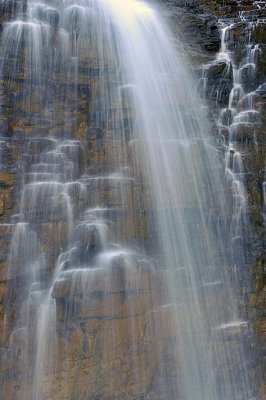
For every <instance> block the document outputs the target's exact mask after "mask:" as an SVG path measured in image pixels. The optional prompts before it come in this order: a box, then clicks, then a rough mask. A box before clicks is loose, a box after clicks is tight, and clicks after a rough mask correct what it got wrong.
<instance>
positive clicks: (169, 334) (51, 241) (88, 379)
mask: <svg viewBox="0 0 266 400" xmlns="http://www.w3.org/2000/svg"><path fill="white" fill-rule="evenodd" d="M167 4H168V6H170V7H171V8H170V10H172V13H171V20H172V21H173V22H174V23H176V22H177V23H178V25H180V24H181V25H182V29H183V35H184V37H185V38H186V40H187V41H188V46H189V51H190V56H191V60H192V63H193V64H194V65H195V66H196V67H197V70H196V72H195V75H196V78H197V79H198V80H199V81H200V80H201V79H202V78H204V79H205V78H206V82H207V84H206V86H205V87H204V91H205V93H207V96H206V95H205V100H207V101H208V102H209V105H210V109H211V114H212V115H211V118H212V119H213V120H214V119H216V117H217V115H218V110H219V109H220V108H221V107H225V106H226V105H227V104H228V102H229V96H230V92H231V89H232V87H233V70H232V66H229V67H228V64H226V63H225V62H222V61H218V62H216V63H213V64H212V63H210V62H211V61H213V60H214V59H215V57H216V53H217V52H218V51H219V48H220V43H221V41H220V31H219V30H220V25H219V21H218V18H220V17H225V16H227V17H228V16H230V17H232V18H234V19H235V18H238V13H239V12H242V16H243V17H244V16H245V17H246V18H248V21H254V20H259V19H261V18H263V12H264V11H263V8H262V9H259V8H256V7H254V5H253V2H252V1H243V2H236V1H234V0H230V1H214V2H213V1H212V2H208V1H207V2H206V1H201V0H198V1H194V0H193V1H185V2H184V1H178V0H172V1H168V2H167ZM25 7H26V2H21V1H15V0H14V1H5V2H0V14H1V17H0V25H1V24H2V22H3V21H6V20H9V19H10V18H12V16H13V17H14V11H15V14H16V13H17V12H25ZM12 13H13V14H12ZM51 13H52V11H51ZM47 18H49V21H50V22H51V21H52V24H53V27H54V29H55V31H56V26H57V19H58V16H57V15H56V14H54V13H52V14H49V15H48V16H47ZM246 28H247V23H246V22H243V21H241V20H239V23H238V24H237V25H236V28H235V30H234V34H233V35H232V38H231V39H230V40H231V43H230V45H229V47H230V49H231V50H232V51H234V52H235V55H234V57H235V59H236V60H240V59H241V52H242V50H243V41H242V38H243V36H245V33H246V31H245V30H246ZM251 37H252V39H251V40H252V42H254V43H259V44H260V49H261V52H260V55H259V59H258V68H257V71H256V79H255V84H254V88H253V87H252V88H249V87H248V85H249V80H248V79H244V81H245V84H246V89H248V90H251V89H252V90H253V89H254V90H256V96H255V97H256V98H255V101H256V102H257V105H258V109H259V111H260V115H261V116H262V119H263V121H262V122H260V123H258V124H257V125H256V126H255V128H253V127H252V128H251V127H250V126H249V125H247V124H245V123H243V124H242V125H239V126H238V128H237V129H238V130H237V131H236V132H235V133H234V135H235V140H236V141H238V142H240V146H242V150H243V153H244V156H243V162H244V169H245V172H246V174H247V179H246V187H247V193H248V197H249V210H250V221H251V226H252V233H251V235H250V238H249V239H250V246H249V248H248V258H247V269H246V271H245V274H244V275H245V283H244V289H243V287H242V288H241V290H242V291H241V293H242V299H243V301H244V302H245V305H244V306H243V310H244V311H243V314H244V315H245V316H248V318H249V319H250V320H251V321H252V323H253V324H254V330H255V332H256V334H257V336H258V340H260V341H261V342H262V343H264V341H265V331H266V322H265V317H264V314H265V292H266V281H265V257H263V255H262V252H263V246H264V244H265V234H264V233H263V232H264V225H263V224H264V221H263V208H262V207H263V200H262V185H263V182H264V180H265V178H264V162H265V153H266V148H265V143H266V141H265V129H264V127H265V123H264V122H266V121H265V118H266V113H265V98H266V90H265V88H264V86H263V80H264V78H265V57H266V56H265V54H266V52H265V43H264V42H263V40H265V32H264V25H263V24H261V23H259V24H257V26H256V27H255V28H254V29H253V31H252V33H251ZM87 58H88V56H86V55H84V60H83V61H84V69H83V70H81V71H80V73H79V75H78V76H75V74H74V72H73V71H72V74H71V73H70V75H69V80H68V81H67V82H63V81H62V77H61V75H60V68H59V70H58V71H57V72H56V73H57V78H58V80H59V82H60V84H61V85H62V86H65V87H66V88H67V90H68V91H69V92H68V94H69V98H70V104H69V105H68V111H67V112H65V110H63V107H62V114H61V115H60V113H59V114H58V115H56V116H55V115H54V114H53V112H52V110H48V111H47V113H46V116H45V118H44V117H43V116H42V118H40V119H39V123H38V126H37V127H36V125H35V123H34V121H35V120H36V116H38V115H39V114H41V111H42V109H43V107H44V106H45V102H44V97H45V96H44V93H45V91H44V90H43V91H42V92H40V93H38V94H37V95H36V98H33V99H32V101H31V102H26V103H25V102H24V101H22V97H23V94H22V83H23V80H24V79H26V76H27V74H26V71H24V70H23V69H22V70H21V71H20V74H19V79H18V81H16V82H15V84H14V87H13V88H11V89H12V90H11V89H10V88H8V87H7V85H5V82H3V85H2V86H1V96H0V107H1V111H0V156H1V164H0V222H1V225H0V347H1V348H0V352H1V354H2V357H1V359H2V360H3V362H2V363H1V378H2V381H1V386H0V394H1V398H3V399H4V400H9V399H10V400H11V399H12V400H21V399H27V400H29V399H30V397H29V393H32V382H34V379H33V377H34V367H35V366H34V365H32V363H31V357H32V356H31V353H32V352H34V350H35V349H34V343H33V341H32V342H31V341H30V340H29V341H27V340H26V339H25V338H26V337H31V336H30V335H29V332H25V331H23V330H20V329H18V330H16V331H15V332H13V336H12V337H11V338H10V335H11V331H12V329H13V321H14V320H16V317H17V315H16V314H17V313H18V310H19V309H20V305H21V304H24V302H25V300H26V298H27V291H28V288H27V284H26V283H25V280H26V277H25V270H23V257H22V254H24V252H26V251H28V250H29V251H30V252H31V254H32V253H33V252H34V251H33V247H34V245H35V246H39V247H38V248H41V252H43V253H46V255H47V256H46V258H45V259H43V260H42V261H41V262H39V264H38V265H37V268H38V270H39V273H40V274H43V276H46V279H47V281H50V280H51V279H52V269H53V266H54V265H55V261H56V259H57V258H58V255H59V254H60V252H61V251H62V249H64V248H65V247H66V241H67V235H68V232H67V218H68V215H67V213H66V208H67V204H66V202H65V200H66V199H65V198H64V196H61V197H58V198H57V202H56V205H55V208H54V209H50V210H49V220H48V218H47V213H46V214H45V213H44V206H45V200H44V201H43V199H42V195H41V193H40V194H39V197H38V194H37V195H36V199H37V201H35V203H34V207H30V208H29V207H28V205H29V204H31V205H32V204H33V203H32V199H31V198H30V194H29V193H28V194H27V192H25V193H24V196H25V198H26V201H25V202H24V205H23V207H24V208H23V210H21V209H19V202H20V198H19V197H20V194H21V187H22V185H24V184H25V183H28V182H31V179H32V174H33V173H36V171H32V169H31V165H32V164H33V163H36V164H37V163H40V154H43V153H45V154H47V153H49V151H52V150H53V149H54V146H55V143H54V141H53V140H49V138H47V139H46V140H45V139H43V137H44V136H47V137H48V136H53V137H55V138H56V137H59V136H60V135H61V134H62V132H64V135H65V139H66V140H65V145H64V148H62V149H61V151H62V153H63V154H64V157H65V158H64V160H63V161H62V163H61V164H60V163H59V165H61V167H62V166H63V167H64V168H62V170H60V171H57V173H58V172H59V173H61V174H63V173H66V169H67V168H66V169H65V167H66V165H67V160H68V156H69V154H70V152H71V158H72V159H74V160H75V161H76V163H75V169H74V170H73V171H72V172H73V176H74V178H75V179H79V178H80V177H82V176H83V174H85V173H87V172H88V171H89V173H90V174H91V175H93V174H95V173H96V172H97V173H98V174H99V173H102V174H103V175H104V174H105V175H106V172H107V171H110V166H111V167H112V169H113V170H115V167H117V166H119V165H123V157H124V156H125V155H126V157H127V158H128V160H129V162H130V163H131V166H132V171H133V173H132V175H131V176H130V177H129V178H134V183H132V182H131V183H130V184H125V185H124V186H123V191H124V192H123V195H125V196H126V197H127V199H130V200H129V201H128V202H127V206H126V208H125V204H124V203H123V202H122V198H121V197H119V196H118V197H116V196H115V195H114V192H115V190H114V189H115V188H117V184H118V183H117V181H115V180H114V179H108V178H106V176H105V178H102V179H101V180H100V181H96V180H93V179H91V180H87V181H84V182H83V183H82V185H83V186H84V187H85V191H83V190H81V185H73V186H72V187H71V188H68V190H69V192H68V195H69V198H70V199H71V203H75V207H76V210H74V214H75V213H77V212H78V209H82V207H83V205H84V202H85V199H86V201H87V200H88V198H87V197H86V193H88V192H89V193H90V198H89V201H90V203H91V204H94V205H95V207H96V206H100V207H102V208H104V207H106V206H107V205H108V207H109V206H110V205H111V206H112V207H110V210H111V211H108V212H109V214H108V215H107V216H106V219H107V220H109V219H115V220H116V221H122V222H123V224H122V223H121V226H123V227H124V229H123V230H121V229H120V230H115V229H113V232H112V236H113V237H116V238H117V240H119V241H121V242H127V240H130V241H131V242H133V243H135V244H136V245H139V244H141V245H142V246H143V247H144V248H145V249H149V248H150V247H151V246H156V243H150V242H149V239H148V237H149V235H148V232H149V230H150V229H151V227H150V226H148V223H147V219H146V215H147V213H148V212H149V206H148V196H147V190H145V191H144V190H143V188H144V186H145V182H144V179H143V176H142V174H141V171H140V170H139V167H138V165H134V164H133V160H134V159H135V155H134V153H135V148H134V143H131V142H130V137H128V138H127V141H126V144H124V143H122V141H121V140H120V139H121V138H119V137H116V141H115V142H111V141H109V140H108V138H110V137H113V135H114V133H113V132H112V125H110V126H109V127H106V126H104V125H103V124H102V118H101V112H100V111H99V110H101V107H99V105H101V104H102V103H101V102H102V101H103V99H102V98H101V96H100V88H99V84H98V77H99V74H100V73H102V71H100V68H99V66H98V65H97V62H95V60H94V59H93V57H91V58H89V60H88V59H87ZM207 64H208V67H206V65H207ZM202 65H204V67H202ZM88 70H89V74H90V80H88ZM7 73H8V71H7ZM242 74H243V77H245V76H248V71H247V70H246V69H244V70H243V71H242ZM5 79H7V75H6V76H5ZM60 79H61V81H60ZM74 79H75V80H76V81H77V82H78V85H77V90H78V93H79V100H78V103H76V100H75V98H76V97H75V93H74V90H76V89H75V88H74V87H73V86H72V85H71V81H72V80H74ZM47 82H48V80H47V81H46V83H47ZM201 82H203V81H201ZM259 85H261V86H260V88H259V89H257V87H258V86H259ZM199 91H200V92H201V93H202V94H204V93H203V88H202V84H201V83H199ZM54 96H55V97H54V100H53V101H54V102H55V103H57V104H60V101H61V100H62V99H59V98H58V97H57V94H56V93H54ZM14 97H15V98H16V108H15V107H14V102H15V100H14ZM71 99H73V102H72V103H71ZM20 100H21V101H20ZM245 101H248V99H244V98H243V99H242V102H245ZM57 108H58V107H57ZM88 110H89V113H88ZM17 111H18V113H17ZM109 111H110V115H113V114H114V113H113V109H112V107H110V110H109ZM229 114H230V112H227V113H225V114H224V121H223V124H222V127H221V128H220V130H218V129H217V128H214V135H215V137H216V138H217V142H218V144H219V140H220V138H221V135H222V136H223V137H225V140H226V141H228V140H229V139H228V138H229V135H230V129H229V127H228V126H229V125H230V124H231V122H232V118H233V116H232V115H231V114H230V115H229ZM116 118H119V116H118V117H117V116H116ZM132 118H134V116H132V115H127V116H126V117H124V118H123V119H122V120H121V123H123V124H125V125H128V126H129V125H130V123H131V119H132ZM254 118H256V116H254ZM51 120H53V122H52V123H51ZM229 121H230V123H229ZM111 122H113V121H111ZM255 122H256V121H255ZM113 123H114V122H113ZM36 130H37V132H36ZM254 130H255V136H256V142H254V141H252V140H250V139H251V138H253V137H254ZM128 131H129V132H130V129H129V130H128ZM38 135H39V139H38ZM32 136H34V137H36V139H35V140H32ZM69 140H71V141H73V140H74V141H77V142H78V143H80V141H82V143H83V145H82V146H80V145H79V146H77V147H75V151H74V153H73V147H71V148H70V147H69V142H68V141H69ZM219 150H220V148H219ZM222 154H223V151H221V158H222V156H223V155H222ZM38 172H40V171H38ZM42 172H44V171H43V170H42ZM49 173H50V172H49ZM248 177H250V178H248ZM62 181H63V179H62ZM83 186H82V187H83ZM53 190H54V189H53ZM116 192H117V191H116ZM84 193H85V194H84ZM99 193H100V195H99ZM52 195H53V196H54V195H56V191H54V192H53V194H52ZM52 195H51V196H50V197H52ZM99 197H101V198H102V199H103V202H102V204H100V205H99V204H96V203H95V202H96V199H98V198H99ZM122 203H123V204H122ZM136 204H138V205H139V208H140V213H139V220H138V221H136V220H135V216H134V213H133V209H134V208H135V207H136ZM123 207H124V208H123ZM121 210H122V211H121ZM21 211H22V212H23V213H24V214H25V215H26V217H27V220H28V221H29V222H31V223H32V224H33V226H34V229H36V225H37V224H38V226H39V228H38V237H39V242H38V243H36V242H35V241H34V232H33V233H32V232H27V230H22V234H23V235H26V234H27V235H28V234H29V235H31V237H32V248H31V249H28V250H27V249H19V250H20V251H19V253H18V254H19V258H18V259H17V260H13V265H14V266H15V268H14V269H13V270H10V269H9V271H8V254H9V252H10V245H11V246H12V244H11V239H12V237H13V235H14V229H15V224H16V222H17V221H18V220H19V213H20V212H21ZM11 215H12V218H11ZM110 229H111V230H112V226H110ZM18 234H20V233H18ZM75 235H76V242H77V243H79V245H78V246H77V249H76V252H75V253H73V257H74V259H75V260H77V259H78V260H79V262H80V263H81V264H82V263H83V262H84V260H85V259H86V262H87V261H88V260H89V262H92V260H93V258H94V256H95V254H96V253H97V251H99V248H100V247H101V245H102V244H101V241H100V238H99V231H97V230H96V229H95V227H93V228H92V227H90V228H89V229H87V230H86V229H85V230H83V228H82V229H80V230H78V231H76V232H75ZM143 244H144V245H143ZM84 249H86V251H87V253H86V251H85V250H84ZM82 257H83V258H82ZM27 259H28V256H27ZM66 269H67V270H69V271H70V273H69V274H68V275H66V276H64V277H63V278H62V279H60V280H58V281H56V282H55V283H54V286H53V291H52V298H53V299H54V304H55V306H56V315H57V319H56V331H55V332H50V333H47V334H48V335H49V334H54V336H55V337H56V339H57V342H56V346H57V352H58V354H60V357H59V359H58V360H57V362H56V365H49V364H47V365H44V369H43V371H44V373H43V375H42V379H41V382H39V383H38V384H39V385H40V387H41V391H42V393H43V396H44V398H46V399H55V398H56V399H58V400H68V399H69V400H72V399H77V400H85V399H86V400H96V399H99V400H111V399H113V400H120V399H121V400H122V399H123V400H124V399H125V400H127V399H128V400H131V399H138V400H140V399H142V400H162V399H163V400H166V399H167V400H170V399H172V398H175V397H174V396H176V393H178V382H176V380H175V376H176V373H175V372H174V371H176V368H177V358H178V357H177V354H176V351H178V350H176V346H175V341H176V337H175V332H176V329H175V326H174V323H173V321H175V318H172V317H171V315H172V314H173V313H174V312H175V311H174V310H173V307H172V306H171V304H169V299H168V297H167V293H166V290H165V287H164V286H163V285H162V282H163V280H162V279H161V277H160V276H158V274H157V273H156V274H154V271H153V270H152V268H150V267H149V266H147V265H139V266H138V268H136V269H135V270H134V272H133V271H128V270H127V268H126V267H125V265H124V264H123V262H122V261H121V259H120V260H119V259H115V262H114V265H112V269H111V270H108V271H107V270H102V271H96V272H95V271H94V270H93V269H92V271H91V276H90V284H89V285H87V286H86V295H85V294H84V290H83V288H84V286H83V285H84V280H83V277H82V274H80V275H79V276H73V274H72V275H71V265H68V266H67V267H66ZM110 274H111V275H110ZM251 276H252V280H251V281H250V280H249V279H250V277H251ZM74 279H75V285H74V286H73V280H74ZM250 282H251V283H250ZM15 286H16V287H20V289H21V290H20V291H19V295H17V294H16V295H15V291H14V287H15ZM88 286H89V287H88ZM246 286H248V287H246ZM73 288H74V289H73ZM35 289H36V290H37V289H38V288H35ZM36 290H32V293H33V296H34V291H36ZM243 292H244V294H243ZM155 293H156V296H155ZM155 298H156V299H157V300H156V301H157V302H155V301H154V299H155ZM34 301H35V299H34V297H33V301H32V304H31V305H30V307H29V310H30V311H29V312H30V314H31V316H32V318H33V319H34V318H36V315H35V314H34ZM241 301H242V300H241ZM248 302H250V306H249V304H248ZM8 305H9V306H8ZM4 316H6V321H8V322H5V323H4ZM132 326H134V332H135V335H134V337H132ZM155 336H156V338H158V337H160V341H159V342H158V341H157V339H156V343H157V344H158V346H157V349H156V351H154V341H155ZM218 339H219V338H218ZM228 340H229V341H230V339H228ZM10 341H11V343H12V347H9V350H8V351H6V348H7V344H8V342H9V343H10ZM218 342H219V340H217V346H219V343H218ZM23 352H24V353H28V354H29V355H26V356H25V354H22V353H23ZM262 358H263V357H259V362H258V363H257V365H255V367H254V368H255V370H256V372H257V374H258V376H259V379H258V380H259V381H260V382H263V379H261V375H262V374H263V372H261V368H260V365H259V364H263V359H262ZM22 360H27V363H28V364H27V363H24V362H23V361H22ZM136 366H137V368H136ZM252 368H253V367H252ZM254 368H253V370H254ZM265 373H266V371H264V376H265ZM25 377H26V378H27V379H25ZM162 379H164V380H165V382H167V385H165V387H163V386H162V385H160V382H161V380H162ZM22 382H26V384H22ZM159 388H160V390H159ZM87 393H90V397H88V396H87ZM259 394H260V398H261V399H263V398H264V397H265V396H266V391H265V388H264V387H263V383H260V393H259ZM86 396H87V397H86ZM32 400H36V399H32Z"/></svg>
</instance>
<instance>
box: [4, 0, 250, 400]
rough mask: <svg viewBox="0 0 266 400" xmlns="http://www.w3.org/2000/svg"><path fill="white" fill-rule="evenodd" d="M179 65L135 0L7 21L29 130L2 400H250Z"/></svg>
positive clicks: (153, 18)
mask: <svg viewBox="0 0 266 400" xmlns="http://www.w3.org/2000/svg"><path fill="white" fill-rule="evenodd" d="M180 46H181V45H180ZM178 54H179V49H178V48H175V47H174V46H173V45H172V41H171V34H170V33H169V32H168V30H167V28H166V27H165V26H164V23H163V22H162V21H161V19H160V18H159V16H158V11H156V10H155V8H153V7H152V6H150V5H148V4H146V3H145V2H142V1H138V0H127V2H126V3H125V2H124V1H122V0H93V1H92V0H80V1H76V2H75V3H74V4H73V2H72V1H67V0H66V1H56V0H54V1H52V0H51V1H48V0H47V1H43V2H35V1H33V0H32V1H29V4H28V11H27V14H23V15H19V17H18V19H17V20H15V21H11V22H8V23H6V24H5V26H4V31H3V36H2V55H3V61H2V66H1V75H2V77H5V76H7V77H8V88H9V90H10V91H12V92H15V93H13V97H14V101H15V104H16V107H17V110H18V113H21V114H22V113H24V114H23V118H25V119H26V120H27V122H28V123H29V121H30V126H31V133H32V135H31V136H29V137H28V138H26V137H25V138H24V139H25V143H24V147H23V151H22V155H21V160H20V163H21V164H20V171H21V172H20V173H21V177H22V179H21V199H20V202H19V203H20V205H19V210H18V215H17V216H14V220H16V222H17V223H16V225H15V229H14V234H13V239H12V243H11V247H10V256H9V279H10V282H11V283H10V288H9V302H8V307H7V312H6V329H7V330H8V328H9V324H10V322H9V321H10V320H11V319H12V320H13V325H12V329H11V334H10V336H9V342H8V350H7V353H6V357H7V358H6V360H8V356H9V354H10V351H11V350H12V349H16V348H17V347H18V348H19V349H20V355H19V363H20V364H22V366H23V367H22V368H21V367H20V368H21V369H20V376H19V385H18V391H17V392H16V394H14V396H13V398H14V399H15V398H19V399H24V400H26V399H27V400H29V399H30V400H42V399H46V398H51V399H62V400H63V399H84V400H85V399H96V398H98V399H137V398H138V399H140V398H142V399H147V400H148V399H165V400H166V399H167V400H169V399H180V400H181V399H184V400H237V399H238V400H248V399H251V398H252V396H254V395H255V389H253V388H252V385H251V381H250V371H249V370H248V358H249V357H251V355H250V354H247V349H246V346H244V341H246V340H251V338H250V332H249V328H248V324H247V323H246V322H245V321H241V320H240V319H239V318H238V317H237V307H236V304H235V302H234V299H233V291H232V289H231V287H230V279H229V276H230V273H231V269H230V268H231V267H230V265H231V258H230V257H231V255H230V253H231V252H230V249H229V235H228V234H227V232H228V228H227V223H226V220H227V214H228V212H229V210H228V208H227V204H226V196H225V188H224V185H223V177H222V171H221V168H220V169H219V168H217V158H216V150H215V147H214V145H213V143H212V141H211V140H210V138H209V135H208V124H207V122H206V120H205V116H204V112H203V111H202V110H201V107H200V105H199V102H198V101H197V97H196V95H195V91H194V88H193V87H194V82H193V80H192V79H191V77H190V74H189V72H188V71H187V66H186V61H185V60H183V56H182V57H181V56H179V55H178ZM93 79H94V80H93ZM20 80H22V89H21V91H20V92H18V91H17V89H16V85H17V81H20ZM88 85H90V86H88ZM236 85H237V82H236ZM232 101H233V100H232ZM84 104H85V105H84ZM86 106H87V107H88V109H86ZM80 110H81V114H82V115H83V114H86V115H87V114H88V113H89V117H88V118H87V119H85V121H83V120H78V118H79V115H80V114H79V112H80ZM252 115H253V114H252ZM225 117H226V116H225V115H224V118H225ZM238 117H239V115H238ZM221 118H222V117H221ZM77 126H78V128H77ZM84 126H85V128H84ZM87 126H88V127H89V128H88V129H87ZM232 134H233V133H232ZM230 154H231V153H230ZM97 157H98V158H97ZM230 162H231V159H230V156H229V161H228V163H230ZM233 164H234V166H235V167H234V171H233V172H232V174H233V173H234V174H237V173H238V172H239V173H241V171H237V170H236V169H237V168H239V169H240V168H241V166H240V163H239V162H238V161H237V158H236V157H235V156H234V161H233ZM236 164H237V166H236ZM230 170H232V168H231V167H230ZM234 176H235V175H234ZM233 179H234V180H235V178H233ZM234 186H235V187H236V186H237V185H236V184H235V185H234ZM238 189H239V191H240V189H241V188H238ZM240 195H242V192H241V193H240V192H237V187H236V188H235V197H237V196H240ZM243 198H244V195H243ZM243 201H244V200H243ZM236 202H237V205H236V208H237V211H236V212H239V213H241V212H242V208H241V207H242V203H241V204H240V200H239V199H238V200H236ZM240 208H241V210H240ZM234 218H235V219H236V220H238V215H234ZM237 222H238V221H237ZM236 234H237V233H236ZM18 271H19V272H18ZM21 281H23V288H24V289H23V291H22V293H20V292H19V291H18V289H17V287H18V285H19V284H21ZM12 299H15V300H14V301H15V304H17V306H16V310H15V312H14V310H13V309H12V304H11V301H12ZM100 326H101V327H100ZM142 326H143V329H142V330H141V329H140V327H142ZM140 331H141V332H142V333H141V334H140ZM125 332H126V335H125ZM75 335H76V336H75ZM124 336H126V340H125V339H124ZM75 338H76V340H77V342H75ZM170 338H171V346H172V347H171V349H172V353H173V354H171V357H172V358H171V363H173V365H172V364H171V363H170V362H169V354H168V353H167V351H166V348H167V346H170V341H169V340H170ZM123 341H125V343H124V342H123ZM75 343H78V345H77V344H75ZM121 343H123V346H122V345H121ZM173 360H174V361H173ZM170 364H171V366H170ZM118 376H119V378H118ZM4 390H8V386H7V389H5V387H4V388H3V396H7V394H6V393H7V392H5V391H4ZM15 396H17V397H15ZM4 398H5V397H4Z"/></svg>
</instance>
